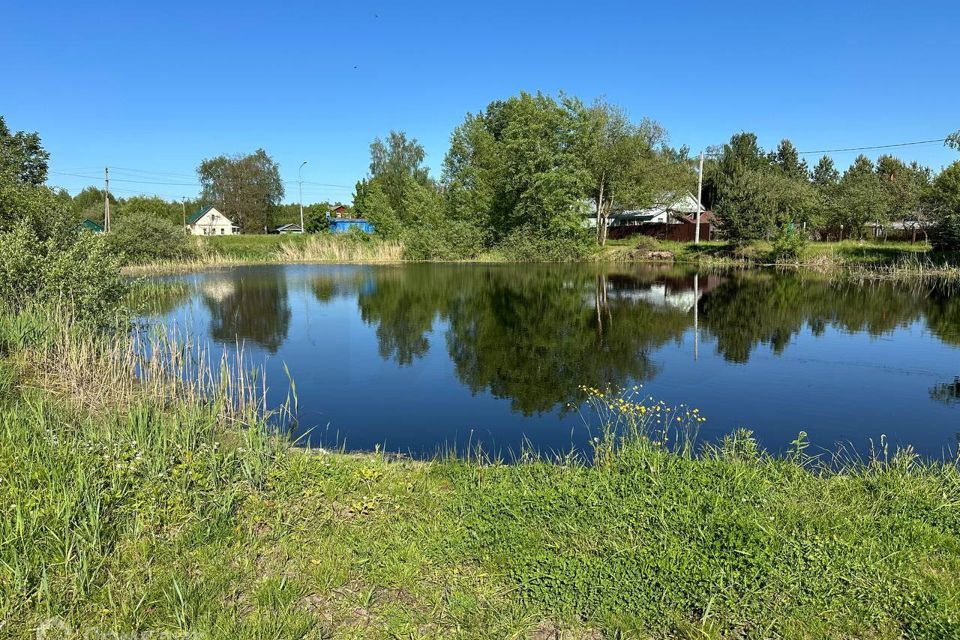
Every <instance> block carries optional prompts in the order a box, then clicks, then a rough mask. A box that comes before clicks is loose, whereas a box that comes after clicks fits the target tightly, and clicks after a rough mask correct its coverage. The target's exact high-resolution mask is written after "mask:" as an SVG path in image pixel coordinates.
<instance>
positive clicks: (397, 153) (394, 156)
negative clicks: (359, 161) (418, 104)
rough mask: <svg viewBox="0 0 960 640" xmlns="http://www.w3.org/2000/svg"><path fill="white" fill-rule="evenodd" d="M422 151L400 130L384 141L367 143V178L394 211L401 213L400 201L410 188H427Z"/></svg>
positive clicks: (424, 155) (426, 173)
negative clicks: (368, 175)
mask: <svg viewBox="0 0 960 640" xmlns="http://www.w3.org/2000/svg"><path fill="white" fill-rule="evenodd" d="M425 159H426V152H425V151H424V150H423V146H422V145H421V144H420V143H419V142H417V139H416V138H411V139H409V140H408V139H407V134H406V133H404V132H403V131H391V132H390V134H389V135H388V136H387V140H386V142H384V141H383V140H381V139H380V138H376V139H375V140H374V141H373V142H372V143H370V176H371V179H372V180H376V181H377V182H379V183H380V188H381V189H382V190H383V193H384V195H386V196H387V198H388V199H389V201H390V206H391V207H393V208H394V210H395V211H398V212H400V213H401V215H402V212H403V200H404V197H406V195H407V192H408V190H409V189H410V188H411V187H412V185H419V186H422V187H423V186H427V185H429V184H430V183H431V180H430V175H429V172H428V170H427V168H426V167H424V166H423V161H424V160H425Z"/></svg>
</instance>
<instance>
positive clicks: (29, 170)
mask: <svg viewBox="0 0 960 640" xmlns="http://www.w3.org/2000/svg"><path fill="white" fill-rule="evenodd" d="M49 158H50V154H49V153H47V151H46V150H45V149H44V148H43V147H42V146H41V144H40V136H39V134H37V133H36V132H33V133H29V132H26V131H18V132H16V133H12V132H11V131H10V129H9V128H8V127H7V123H6V121H5V120H4V119H3V116H0V175H2V176H3V178H2V179H3V180H9V181H11V182H17V183H20V184H26V185H32V186H40V185H42V184H43V183H44V182H46V180H47V160H48V159H49Z"/></svg>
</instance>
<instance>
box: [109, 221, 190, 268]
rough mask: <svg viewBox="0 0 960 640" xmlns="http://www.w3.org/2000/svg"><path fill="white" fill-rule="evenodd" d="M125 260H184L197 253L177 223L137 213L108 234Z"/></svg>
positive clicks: (133, 261) (128, 261)
mask: <svg viewBox="0 0 960 640" xmlns="http://www.w3.org/2000/svg"><path fill="white" fill-rule="evenodd" d="M107 237H108V239H109V243H110V246H111V247H112V248H113V249H114V250H115V251H116V252H117V253H118V254H120V255H122V256H123V262H124V263H125V264H137V263H144V262H157V261H161V260H181V259H183V258H189V257H190V256H192V255H193V254H194V253H195V248H194V247H193V244H192V243H191V242H190V237H189V236H188V235H187V234H186V232H184V230H183V229H181V228H180V227H179V226H177V225H175V224H174V223H172V222H170V221H168V220H164V219H163V218H158V217H156V216H152V215H148V214H143V213H137V214H131V215H129V216H125V217H124V218H122V219H121V220H120V221H119V222H118V223H117V225H116V227H115V229H114V230H113V231H111V233H110V234H109V235H108V236H107Z"/></svg>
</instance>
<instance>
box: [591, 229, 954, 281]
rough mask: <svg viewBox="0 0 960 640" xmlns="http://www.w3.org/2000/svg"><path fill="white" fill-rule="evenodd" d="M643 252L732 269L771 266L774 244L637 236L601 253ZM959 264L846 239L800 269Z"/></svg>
mask: <svg viewBox="0 0 960 640" xmlns="http://www.w3.org/2000/svg"><path fill="white" fill-rule="evenodd" d="M638 242H642V243H644V248H643V250H642V251H640V252H638V253H637V254H636V255H635V254H632V253H631V251H632V250H633V249H634V247H636V246H637V244H638ZM647 245H649V246H647ZM647 250H659V251H669V252H670V253H672V254H673V260H674V261H676V262H684V263H698V264H704V265H707V266H736V265H756V264H773V263H775V262H776V260H775V259H774V258H773V257H772V252H773V244H772V243H770V242H765V241H754V242H749V243H746V244H743V245H735V244H732V243H729V242H725V241H717V240H713V241H710V242H702V243H700V244H699V245H694V244H692V243H683V242H673V241H662V240H661V241H653V242H651V241H650V240H638V238H637V237H636V236H634V237H631V238H624V239H621V240H611V241H609V242H608V243H607V244H606V246H604V247H603V249H602V250H601V251H600V253H599V257H600V259H607V260H635V259H640V260H642V259H643V254H644V253H645V252H646V251H647ZM955 265H960V256H958V255H955V254H947V253H938V252H934V251H932V250H931V249H930V245H929V244H926V243H922V242H917V243H911V242H879V241H857V240H844V241H842V242H811V243H809V244H808V245H807V246H806V247H805V248H804V251H803V255H802V256H801V258H800V260H799V266H808V267H818V268H821V269H845V268H855V269H858V270H861V271H863V270H878V271H880V272H885V271H887V270H890V269H893V270H897V271H899V272H902V273H907V272H920V271H930V270H931V269H939V270H950V271H952V270H954V269H955Z"/></svg>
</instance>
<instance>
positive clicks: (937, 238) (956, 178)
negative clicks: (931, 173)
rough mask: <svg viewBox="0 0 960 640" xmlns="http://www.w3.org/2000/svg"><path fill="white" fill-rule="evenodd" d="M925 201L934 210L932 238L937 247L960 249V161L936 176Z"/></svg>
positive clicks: (952, 249)
mask: <svg viewBox="0 0 960 640" xmlns="http://www.w3.org/2000/svg"><path fill="white" fill-rule="evenodd" d="M925 201H926V202H927V203H928V204H929V206H930V210H931V211H932V217H933V220H934V223H933V232H932V233H931V240H932V242H933V246H934V248H936V249H942V250H951V251H956V250H958V249H960V161H957V162H954V163H953V164H951V165H950V166H949V167H947V168H946V169H944V170H943V171H941V172H940V174H939V175H938V176H937V177H936V178H934V180H933V183H932V184H931V185H930V188H929V190H928V192H927V194H926V197H925Z"/></svg>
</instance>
